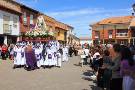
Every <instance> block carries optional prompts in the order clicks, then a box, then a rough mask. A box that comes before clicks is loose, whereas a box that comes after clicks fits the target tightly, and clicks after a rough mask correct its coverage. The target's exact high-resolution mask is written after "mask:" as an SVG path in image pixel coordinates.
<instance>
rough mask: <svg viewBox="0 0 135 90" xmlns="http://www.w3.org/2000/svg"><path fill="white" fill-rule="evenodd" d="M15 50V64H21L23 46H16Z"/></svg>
mask: <svg viewBox="0 0 135 90" xmlns="http://www.w3.org/2000/svg"><path fill="white" fill-rule="evenodd" d="M14 52H16V56H15V57H14V65H21V63H22V55H21V53H22V49H21V47H19V48H17V47H15V48H14Z"/></svg>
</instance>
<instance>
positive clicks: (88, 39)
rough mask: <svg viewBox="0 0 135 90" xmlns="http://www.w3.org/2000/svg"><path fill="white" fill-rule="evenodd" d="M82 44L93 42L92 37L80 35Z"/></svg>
mask: <svg viewBox="0 0 135 90" xmlns="http://www.w3.org/2000/svg"><path fill="white" fill-rule="evenodd" d="M80 44H81V45H84V44H89V45H91V44H92V39H91V38H90V37H80Z"/></svg>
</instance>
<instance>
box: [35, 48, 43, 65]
mask: <svg viewBox="0 0 135 90" xmlns="http://www.w3.org/2000/svg"><path fill="white" fill-rule="evenodd" d="M35 56H36V60H37V66H38V67H40V66H41V59H42V56H41V49H40V48H35Z"/></svg>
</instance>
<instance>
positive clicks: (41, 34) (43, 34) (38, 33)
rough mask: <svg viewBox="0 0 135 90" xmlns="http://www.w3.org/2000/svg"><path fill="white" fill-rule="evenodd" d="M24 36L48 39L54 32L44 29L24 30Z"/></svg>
mask: <svg viewBox="0 0 135 90" xmlns="http://www.w3.org/2000/svg"><path fill="white" fill-rule="evenodd" d="M25 36H26V37H27V39H28V38H29V39H30V40H33V39H34V40H41V39H43V40H46V39H50V37H53V36H54V33H53V32H52V31H51V32H49V31H44V30H31V31H28V32H26V34H25Z"/></svg>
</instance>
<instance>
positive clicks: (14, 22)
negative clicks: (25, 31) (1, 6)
mask: <svg viewBox="0 0 135 90" xmlns="http://www.w3.org/2000/svg"><path fill="white" fill-rule="evenodd" d="M13 27H14V28H17V17H13Z"/></svg>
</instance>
